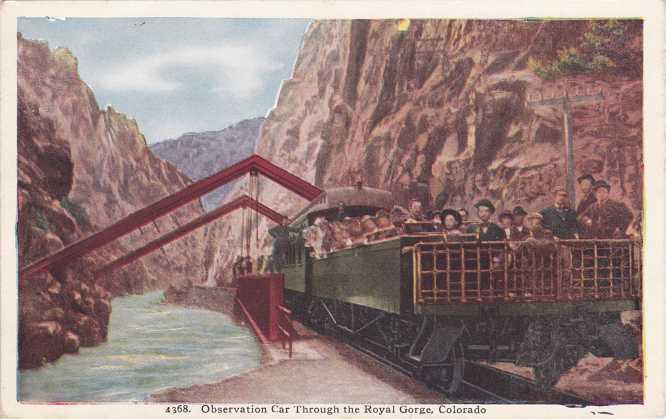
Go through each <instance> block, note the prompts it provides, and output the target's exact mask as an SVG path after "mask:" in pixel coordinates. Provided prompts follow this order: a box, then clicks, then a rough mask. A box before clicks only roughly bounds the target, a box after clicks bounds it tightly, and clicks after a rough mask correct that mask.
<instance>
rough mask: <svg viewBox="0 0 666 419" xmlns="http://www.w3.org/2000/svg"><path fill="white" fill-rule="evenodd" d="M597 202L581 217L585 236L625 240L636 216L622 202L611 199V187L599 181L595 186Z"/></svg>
mask: <svg viewBox="0 0 666 419" xmlns="http://www.w3.org/2000/svg"><path fill="white" fill-rule="evenodd" d="M593 191H594V196H595V198H596V200H597V202H595V203H593V204H592V205H590V206H589V207H588V208H587V209H586V210H585V212H583V214H582V215H581V216H580V221H581V225H582V226H583V227H584V230H585V235H586V236H588V237H592V238H597V239H610V238H625V237H627V235H626V232H627V228H628V227H629V224H631V221H632V220H633V218H634V216H633V214H632V213H631V210H630V209H629V208H628V207H627V206H626V205H625V204H624V203H622V202H620V201H616V200H613V199H610V197H609V194H610V185H609V184H608V183H607V182H606V181H604V180H598V181H596V182H595V183H594V186H593Z"/></svg>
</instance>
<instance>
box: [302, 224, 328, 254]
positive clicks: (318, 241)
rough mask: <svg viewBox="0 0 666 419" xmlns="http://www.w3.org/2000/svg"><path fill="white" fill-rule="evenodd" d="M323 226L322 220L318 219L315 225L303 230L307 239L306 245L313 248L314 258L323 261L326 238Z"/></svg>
mask: <svg viewBox="0 0 666 419" xmlns="http://www.w3.org/2000/svg"><path fill="white" fill-rule="evenodd" d="M321 224H322V218H321V217H318V218H317V219H316V220H315V221H314V223H313V225H311V226H310V227H308V228H306V229H304V230H303V238H304V239H305V245H306V246H307V247H310V248H312V251H313V253H314V257H315V258H317V259H321V258H322V257H324V256H325V252H324V249H323V244H324V236H325V232H324V231H323V229H322V228H321V227H320V226H321Z"/></svg>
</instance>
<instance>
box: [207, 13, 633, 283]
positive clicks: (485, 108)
mask: <svg viewBox="0 0 666 419" xmlns="http://www.w3.org/2000/svg"><path fill="white" fill-rule="evenodd" d="M593 25H594V24H593V23H592V22H586V21H520V20H511V21H509V20H507V21H501V20H497V21H474V20H467V21H466V20H412V21H411V22H409V24H408V25H405V23H404V22H403V23H402V25H401V24H400V22H398V21H395V20H377V21H363V20H354V21H335V20H329V21H316V22H313V23H312V24H311V25H310V27H309V28H308V30H307V32H306V34H305V36H304V41H303V45H302V47H301V50H300V53H299V56H298V59H297V62H296V65H295V68H294V72H293V75H292V77H291V79H289V80H287V81H285V83H284V84H283V86H282V89H281V91H280V93H279V97H278V101H277V104H276V106H275V108H274V109H273V110H272V111H271V112H270V114H269V115H268V117H267V119H266V121H265V122H264V124H263V126H262V130H261V136H260V139H259V141H258V143H257V148H256V151H257V153H259V154H260V155H262V156H264V157H266V158H268V159H270V160H271V161H273V162H274V163H276V164H278V165H280V166H282V167H284V168H285V169H287V170H289V171H291V172H293V173H295V174H297V175H299V176H301V177H303V178H305V179H307V180H309V181H310V182H313V183H314V184H316V185H318V186H323V187H331V186H339V185H350V184H352V183H353V182H354V181H356V180H359V179H360V180H362V181H363V182H364V184H366V185H368V186H372V187H376V188H383V189H387V190H390V191H392V192H393V193H394V196H395V198H396V201H397V202H398V203H401V204H405V203H406V201H407V200H408V199H409V198H411V197H416V198H420V199H422V200H423V201H424V202H425V204H426V205H429V206H435V207H438V208H441V207H442V206H450V207H455V208H459V207H466V208H468V209H470V208H471V207H472V205H473V203H474V202H475V201H476V200H477V199H479V198H481V197H487V198H490V199H492V200H493V201H494V202H495V203H496V206H497V207H498V210H502V209H507V208H512V207H513V206H514V205H522V206H523V207H525V208H526V209H527V210H528V211H534V210H537V209H540V208H542V207H544V206H546V205H548V204H550V199H551V197H550V191H551V190H552V188H553V187H555V186H559V185H563V184H564V172H565V162H564V152H563V151H564V145H563V113H562V110H561V109H558V108H556V107H533V106H531V105H530V104H529V102H530V100H531V99H532V98H533V97H534V98H538V99H542V98H551V97H553V96H556V97H558V96H561V95H563V94H564V92H565V89H566V90H568V91H569V94H570V95H584V94H587V93H590V94H592V93H597V92H601V93H602V94H603V99H602V100H601V101H598V102H596V103H590V104H581V105H577V106H574V107H573V110H572V121H573V135H574V139H575V145H574V152H575V170H576V173H577V174H580V173H583V172H588V173H592V174H593V175H594V176H595V177H600V178H605V179H607V180H608V181H609V183H611V185H612V191H611V195H612V196H613V197H614V198H617V199H620V200H622V201H624V202H626V203H627V204H628V205H629V206H630V207H631V208H632V210H633V211H634V214H635V215H636V219H637V220H640V211H641V200H642V198H641V196H642V168H641V161H642V147H641V145H642V81H641V78H640V74H641V71H642V67H641V65H642V63H641V56H642V55H641V53H642V51H641V45H642V27H641V23H640V21H633V22H628V23H627V22H624V23H622V24H620V25H619V29H617V28H618V26H612V27H610V29H608V28H607V27H604V26H601V27H600V28H601V29H599V28H597V29H595V28H593ZM400 26H402V28H400ZM595 30H596V32H594V31H595ZM604 31H606V32H607V33H605V32H604ZM599 33H601V35H599ZM609 33H610V34H609ZM616 33H621V34H622V42H621V43H618V42H616V40H611V41H608V42H606V41H604V39H602V40H601V41H600V40H599V39H600V38H599V36H602V38H603V36H615V34H616ZM580 45H591V47H590V48H591V52H590V51H588V52H587V54H588V55H589V57H591V58H589V63H588V62H586V61H583V60H582V59H581V58H580V57H579V56H578V55H576V50H575V47H577V46H580ZM572 48H574V49H572ZM603 48H606V50H603V51H602V49H603ZM625 53H631V54H632V55H629V57H633V58H629V59H626V60H625V61H627V62H623V65H619V64H617V63H618V62H619V61H617V60H616V61H613V60H614V59H615V57H616V56H618V55H621V54H625ZM590 54H591V55H590ZM625 56H626V54H625V55H622V57H625ZM608 57H611V58H608ZM539 63H541V64H542V65H541V66H540V65H539ZM544 69H545V70H544ZM546 70H548V71H546ZM264 189H265V190H264V192H263V193H262V199H263V200H264V202H267V203H268V204H270V205H272V206H274V207H275V208H277V209H278V210H281V211H283V212H285V213H287V214H293V213H294V212H296V211H297V210H298V209H299V208H300V207H301V206H302V205H303V202H302V200H300V199H298V198H295V196H294V195H293V194H291V193H287V192H284V191H283V190H281V189H280V188H278V187H276V186H274V185H271V186H265V187H264ZM578 194H579V195H578V198H580V192H578ZM239 225H240V223H239V222H238V220H232V221H231V222H227V223H226V224H222V225H220V226H219V234H220V239H219V240H217V242H213V246H216V249H219V254H220V256H219V257H217V258H216V259H215V260H214V261H213V265H211V268H212V271H213V273H212V275H214V276H227V272H228V271H227V269H226V267H227V266H228V263H229V259H230V258H232V257H233V252H231V251H226V249H229V250H230V247H229V246H231V245H230V244H228V243H231V241H230V240H229V237H230V235H234V234H238V233H237V232H238V230H239V227H238V226H239ZM264 228H265V227H263V226H262V231H264V230H263V229H264ZM637 228H638V224H636V225H634V226H633V231H635V230H636V229H637ZM259 247H261V246H259Z"/></svg>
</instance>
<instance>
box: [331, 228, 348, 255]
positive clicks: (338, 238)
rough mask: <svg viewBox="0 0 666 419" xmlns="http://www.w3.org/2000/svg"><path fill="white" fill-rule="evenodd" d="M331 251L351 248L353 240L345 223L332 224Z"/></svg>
mask: <svg viewBox="0 0 666 419" xmlns="http://www.w3.org/2000/svg"><path fill="white" fill-rule="evenodd" d="M330 226H331V236H332V241H331V250H340V249H344V248H346V247H349V246H351V238H350V236H349V232H348V231H347V227H346V226H345V223H344V222H341V221H336V222H333V223H331V225H330Z"/></svg>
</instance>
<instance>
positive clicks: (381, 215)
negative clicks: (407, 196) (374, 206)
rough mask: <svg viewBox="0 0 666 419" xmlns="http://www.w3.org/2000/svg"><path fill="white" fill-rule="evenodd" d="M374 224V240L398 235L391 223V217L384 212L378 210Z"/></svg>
mask: <svg viewBox="0 0 666 419" xmlns="http://www.w3.org/2000/svg"><path fill="white" fill-rule="evenodd" d="M375 220H376V221H375V223H376V224H377V234H376V236H375V237H376V239H377V240H382V239H388V238H390V237H394V236H397V235H398V230H397V229H396V227H395V226H394V225H393V223H392V222H391V215H390V214H389V213H388V212H387V211H386V210H379V211H377V214H376V215H375Z"/></svg>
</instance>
